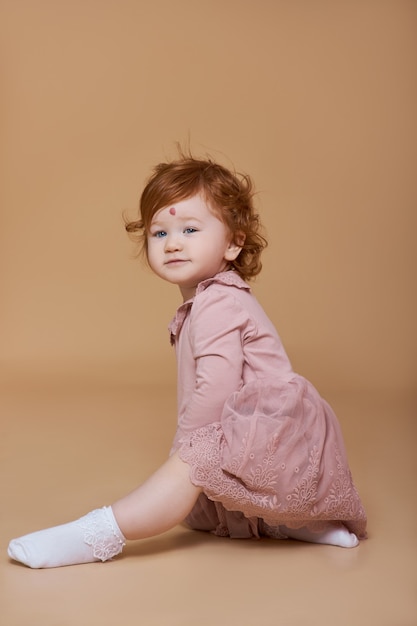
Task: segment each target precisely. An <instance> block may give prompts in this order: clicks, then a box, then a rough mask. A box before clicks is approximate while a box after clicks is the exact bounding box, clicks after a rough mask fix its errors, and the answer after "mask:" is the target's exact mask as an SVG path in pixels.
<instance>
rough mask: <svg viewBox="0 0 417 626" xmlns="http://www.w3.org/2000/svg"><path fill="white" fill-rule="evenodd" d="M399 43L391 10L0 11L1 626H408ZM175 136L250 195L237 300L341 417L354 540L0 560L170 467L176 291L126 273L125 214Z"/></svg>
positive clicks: (182, 6)
mask: <svg viewBox="0 0 417 626" xmlns="http://www.w3.org/2000/svg"><path fill="white" fill-rule="evenodd" d="M416 31H417V3H416V2H415V1H412V0H392V1H387V0H380V1H379V0H375V1H372V0H339V1H338V0H335V1H333V0H328V1H324V0H294V1H290V0H285V1H284V0H258V1H256V2H255V1H253V0H251V1H249V0H210V1H207V2H203V1H200V0H173V1H170V0H152V1H147V0H71V1H69V0H0V38H1V41H0V44H1V100H0V107H1V117H0V124H1V129H0V130H1V141H0V154H1V171H0V175H1V180H0V200H1V215H0V262H1V264H0V272H1V273H0V299H1V302H0V388H1V396H0V398H1V400H0V402H1V404H0V419H1V429H2V431H1V437H0V454H1V463H2V466H1V472H0V477H1V485H0V487H1V494H2V506H3V507H4V512H5V515H3V513H2V515H1V520H0V523H1V528H0V530H1V535H0V543H1V555H2V556H1V559H0V575H1V581H2V583H1V593H3V598H0V604H1V606H2V616H3V617H2V619H5V620H6V622H7V626H22V625H23V626H26V624H27V625H29V624H30V626H33V625H37V624H42V626H49V625H51V626H56V625H57V624H70V625H77V626H78V625H83V624H88V626H92V625H93V624H95V623H100V624H101V626H107V625H109V626H110V624H111V625H114V624H116V623H124V624H126V625H127V626H129V625H130V624H132V626H133V624H138V623H143V624H146V625H147V626H151V625H152V624H155V625H156V624H157V625H158V626H161V625H162V624H163V625H164V626H171V624H172V625H179V626H188V625H190V626H191V625H192V626H194V625H195V624H197V623H198V624H202V625H206V624H207V626H213V624H219V626H223V624H229V623H232V622H233V623H235V620H236V619H238V622H239V623H240V624H241V625H242V626H253V625H254V624H257V625H259V626H275V625H276V624H278V623H280V624H281V623H282V624H283V625H284V626H305V625H306V624H309V626H310V625H311V626H314V625H315V624H325V625H327V624H329V625H330V624H334V623H336V621H337V622H338V623H339V624H341V626H351V625H352V624H364V626H365V625H366V626H368V625H371V626H373V625H374V624H375V626H376V625H378V626H415V624H416V623H417V606H416V597H417V596H416V594H415V589H416V575H415V554H416V547H417V546H416V532H415V519H416V516H417V509H416V504H415V498H414V495H413V494H415V476H416V469H417V468H416V461H415V450H414V448H415V436H416V426H415V415H416V403H415V389H416V376H417V371H416V361H415V357H416V328H415V326H416V324H415V320H416V313H417V303H416V289H415V263H416V245H415V239H416V200H417V189H416V156H417V154H416V152H417V148H416V146H417V132H416V130H417V128H416V111H417V81H416V77H417V37H416ZM177 141H179V142H183V143H187V142H188V141H189V142H190V143H191V146H192V148H193V149H194V151H195V152H196V153H197V154H199V155H201V154H205V153H206V152H208V153H210V154H211V155H213V156H214V157H215V158H218V159H219V160H221V161H222V162H224V163H225V164H226V165H227V164H230V163H232V164H233V165H235V166H236V167H237V168H238V169H240V170H243V171H246V172H248V173H249V174H251V175H252V177H253V178H254V181H255V184H256V188H257V190H258V191H259V195H258V199H257V202H258V207H259V210H260V212H261V215H262V217H263V221H264V224H265V227H266V229H267V232H268V235H269V241H270V246H269V248H268V249H267V251H266V253H265V259H264V270H263V272H262V274H261V276H260V277H259V279H258V280H257V281H256V284H255V291H256V294H257V295H258V296H259V298H260V300H261V302H262V303H263V304H264V306H265V308H266V310H267V312H268V313H269V315H270V317H271V318H272V320H273V321H274V322H275V324H276V325H277V328H278V330H279V332H280V334H281V336H282V339H283V341H284V343H285V345H286V347H287V350H288V352H289V355H290V357H291V359H292V361H293V364H294V367H295V369H297V370H298V371H299V372H300V373H302V374H304V375H306V376H307V377H308V378H310V379H311V380H312V381H313V382H314V383H315V384H316V385H317V387H318V388H319V389H320V390H321V391H322V392H323V393H324V395H326V397H328V398H329V399H330V400H331V402H332V404H333V406H334V407H335V409H336V412H337V413H338V415H339V417H340V420H341V423H342V427H343V430H344V432H345V437H346V442H347V446H348V451H349V457H350V460H351V466H352V469H353V472H354V476H355V477H356V483H357V485H358V487H359V490H360V492H361V495H362V497H363V499H364V503H365V506H366V508H367V511H368V515H369V518H370V539H369V540H368V541H367V542H364V543H363V544H362V545H361V546H360V548H358V550H356V551H338V550H337V549H334V548H330V547H318V548H317V547H315V546H311V545H310V546H309V545H300V544H298V545H294V542H293V543H292V544H291V542H289V543H288V542H278V544H274V545H273V546H272V545H271V544H270V543H269V544H267V543H263V542H258V543H252V542H249V543H244V544H242V543H239V542H237V543H233V542H226V543H225V542H222V541H217V540H216V539H215V538H212V537H210V536H209V537H207V536H204V537H202V536H201V535H200V534H198V533H197V534H195V533H187V532H185V531H184V530H182V529H174V530H173V531H172V532H171V533H168V534H167V535H166V536H164V537H163V538H160V539H156V540H151V541H149V542H145V543H144V544H139V545H138V546H136V545H132V546H130V547H129V548H128V549H127V551H126V555H125V558H124V559H123V558H122V559H121V560H119V561H115V562H114V563H111V564H106V565H105V566H102V567H100V566H96V565H92V566H83V567H81V568H77V567H76V568H64V569H61V570H54V571H44V572H36V571H30V570H27V569H26V568H21V567H19V566H17V565H12V564H11V563H9V561H8V560H7V557H6V556H5V550H6V546H7V542H8V539H10V538H11V537H12V536H16V535H18V534H23V533H25V532H29V531H31V530H36V529H37V528H41V527H44V526H46V525H51V524H55V523H61V522H64V521H66V520H67V519H71V518H73V517H76V516H79V515H82V514H83V513H85V512H86V510H89V509H91V508H93V507H94V506H101V505H103V504H105V503H109V502H112V501H113V500H114V499H115V498H117V497H118V496H120V494H121V493H124V492H125V491H126V490H128V489H131V488H133V487H134V486H135V484H136V483H137V482H139V481H140V480H142V479H143V478H144V477H145V476H146V475H147V474H148V473H149V472H150V471H152V470H153V469H154V468H155V467H156V466H157V464H158V463H160V462H162V460H163V459H164V458H165V456H166V454H167V450H169V445H170V441H171V438H172V434H173V430H174V427H175V395H174V391H173V384H174V381H175V363H174V355H173V351H172V349H171V348H170V346H169V344H168V335H167V331H166V327H167V324H168V322H169V320H170V318H171V316H172V314H173V313H174V311H175V308H176V306H177V305H178V303H179V302H180V299H179V293H178V292H177V289H176V288H175V287H173V286H171V285H168V284H164V283H162V282H161V281H159V279H157V278H155V277H153V276H152V275H151V273H150V272H149V271H148V270H147V269H146V268H145V267H143V265H141V264H140V263H139V262H138V261H134V260H133V259H132V253H133V247H132V244H131V243H130V242H129V240H128V238H127V236H126V234H125V233H124V228H123V220H122V212H123V211H124V210H129V211H134V210H135V208H136V206H137V203H138V199H139V195H140V192H141V189H142V187H143V183H144V181H145V179H146V177H147V176H148V174H149V172H150V168H151V167H152V166H153V165H154V164H155V163H157V162H159V161H160V160H164V159H165V158H166V157H172V156H175V142H177ZM410 494H411V495H412V497H410ZM316 548H317V549H316ZM300 593H302V595H300ZM208 597H209V598H210V597H215V598H216V602H215V603H212V602H210V601H208V600H207V598H208ZM249 599H250V602H249ZM201 607H204V611H202V608H201ZM336 618H337V619H336ZM6 622H5V623H6ZM236 623H237V622H236Z"/></svg>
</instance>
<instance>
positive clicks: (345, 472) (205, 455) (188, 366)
mask: <svg viewBox="0 0 417 626" xmlns="http://www.w3.org/2000/svg"><path fill="white" fill-rule="evenodd" d="M170 332H171V342H172V343H173V344H174V345H175V349H176V355H177V361H178V428H177V432H176V436H175V439H174V443H173V447H172V452H173V451H175V450H178V451H179V455H180V457H181V458H182V459H183V460H184V461H185V462H187V463H188V464H189V467H190V478H191V481H192V482H193V483H194V484H195V485H198V486H201V487H202V489H203V493H202V494H201V496H200V497H199V499H198V501H197V503H196V505H195V507H194V509H193V510H192V512H191V513H190V515H189V516H188V517H187V519H186V522H187V523H188V524H189V525H190V526H191V527H192V528H195V529H199V530H208V531H212V532H214V533H216V534H218V535H222V536H230V537H259V536H260V535H267V536H272V537H277V538H280V537H283V536H285V534H284V533H283V532H282V529H280V526H281V525H285V526H287V527H292V528H300V527H303V526H308V527H309V528H310V530H315V529H316V530H320V528H321V527H322V526H323V522H325V521H329V520H331V521H342V522H343V523H344V524H345V526H346V527H347V528H348V529H349V530H350V531H351V532H354V533H355V534H356V535H357V536H358V537H359V538H364V537H365V536H366V515H365V511H364V509H363V507H362V504H361V501H360V498H359V496H358V493H357V491H356V489H355V486H354V484H353V482H352V477H351V473H350V470H349V466H348V462H347V457H346V452H345V447H344V443H343V437H342V433H341V430H340V427H339V424H338V421H337V418H336V416H335V415H334V413H333V411H332V409H331V408H330V406H329V405H328V404H327V403H326V402H325V401H324V400H323V399H322V398H321V397H320V395H319V394H318V392H317V391H316V389H315V388H314V387H313V385H312V384H311V383H309V382H308V381H307V380H306V379H305V378H303V377H301V376H299V375H298V374H296V373H294V372H293V370H292V368H291V364H290V362H289V359H288V357H287V355H286V353H285V350H284V348H283V345H282V343H281V340H280V338H279V336H278V334H277V332H276V330H275V328H274V326H273V324H272V322H271V321H270V320H269V319H268V317H267V315H266V314H265V312H264V310H263V309H262V307H261V306H260V305H259V303H258V301H257V300H256V298H255V297H254V296H253V294H252V293H251V291H250V287H249V286H248V284H247V283H246V282H244V281H243V280H242V279H241V278H240V277H239V275H238V274H237V273H236V272H233V271H228V272H223V273H221V274H218V275H217V276H215V277H214V278H212V279H209V280H206V281H204V282H202V283H200V284H199V285H198V288H197V291H196V295H195V296H194V298H193V299H192V300H189V301H188V302H185V303H184V304H182V305H181V306H180V307H179V308H178V310H177V313H176V316H175V318H174V319H173V321H172V322H171V324H170Z"/></svg>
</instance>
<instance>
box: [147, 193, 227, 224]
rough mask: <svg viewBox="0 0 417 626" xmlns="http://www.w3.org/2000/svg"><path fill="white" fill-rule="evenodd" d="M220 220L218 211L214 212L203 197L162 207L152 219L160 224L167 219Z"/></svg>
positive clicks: (191, 198)
mask: <svg viewBox="0 0 417 626" xmlns="http://www.w3.org/2000/svg"><path fill="white" fill-rule="evenodd" d="M173 217H176V218H177V219H188V218H195V219H211V218H216V219H219V215H218V212H217V211H214V210H213V209H212V208H211V206H210V205H209V203H208V202H207V201H206V200H205V199H204V198H203V197H202V196H201V195H199V194H198V195H195V196H191V197H190V198H185V199H184V200H178V201H177V202H171V203H169V204H168V205H167V206H164V207H162V208H161V209H159V210H158V211H156V213H155V214H154V215H153V217H152V222H153V223H155V222H158V221H161V220H165V219H172V218H173Z"/></svg>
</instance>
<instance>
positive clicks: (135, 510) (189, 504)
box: [112, 453, 202, 539]
mask: <svg viewBox="0 0 417 626" xmlns="http://www.w3.org/2000/svg"><path fill="white" fill-rule="evenodd" d="M201 491H202V490H201V488H200V487H196V486H195V485H193V484H192V482H191V480H190V477H189V466H188V465H187V463H184V461H181V459H180V457H179V456H178V454H177V453H176V454H174V455H173V456H171V457H170V458H169V459H168V460H167V461H166V462H165V463H164V465H162V466H161V467H160V468H159V469H158V470H157V471H156V472H155V473H154V474H152V476H150V478H148V479H147V480H146V482H144V483H143V484H142V485H140V487H138V488H137V489H135V490H134V491H132V493H130V494H128V495H127V496H125V497H124V498H121V499H120V500H117V502H115V503H114V504H113V505H112V509H113V513H114V516H115V518H116V519H117V523H118V524H119V527H120V529H121V531H122V533H123V534H124V536H125V537H126V539H145V538H146V537H153V536H154V535H159V534H160V533H163V532H165V531H166V530H169V529H170V528H173V527H174V526H176V525H177V524H180V523H181V522H182V521H183V520H184V519H185V518H186V517H187V515H188V513H189V512H190V511H191V509H192V508H193V506H194V504H195V503H196V500H197V498H198V496H199V495H200V493H201Z"/></svg>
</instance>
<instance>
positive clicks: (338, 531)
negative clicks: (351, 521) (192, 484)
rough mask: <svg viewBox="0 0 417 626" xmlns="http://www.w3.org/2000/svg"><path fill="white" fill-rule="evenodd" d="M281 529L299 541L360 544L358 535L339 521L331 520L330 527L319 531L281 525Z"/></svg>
mask: <svg viewBox="0 0 417 626" xmlns="http://www.w3.org/2000/svg"><path fill="white" fill-rule="evenodd" d="M280 530H282V532H283V533H284V534H285V535H287V536H288V537H289V538H290V539H297V540H298V541H308V542H310V543H325V544H328V545H331V546H339V547H341V548H355V547H356V546H357V545H358V544H359V539H358V538H357V536H356V535H354V534H353V533H350V532H349V531H348V529H347V528H346V526H344V525H343V524H339V523H331V522H329V525H328V527H327V528H325V529H324V530H322V531H319V532H313V531H311V530H309V529H308V528H287V526H280Z"/></svg>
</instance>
